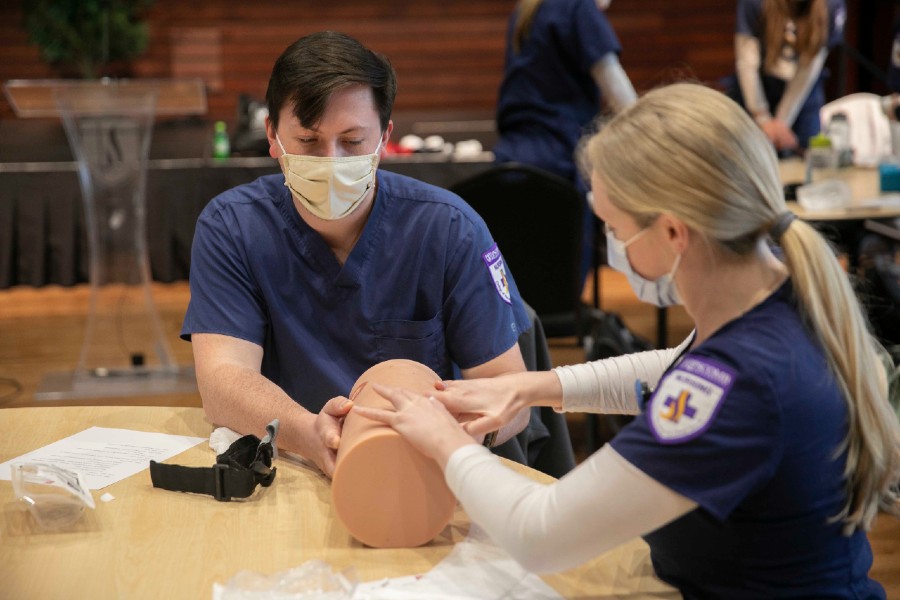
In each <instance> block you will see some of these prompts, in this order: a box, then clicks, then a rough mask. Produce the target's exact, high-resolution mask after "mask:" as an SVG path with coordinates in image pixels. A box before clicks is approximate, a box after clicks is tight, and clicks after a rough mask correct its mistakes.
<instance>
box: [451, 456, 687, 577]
mask: <svg viewBox="0 0 900 600" xmlns="http://www.w3.org/2000/svg"><path fill="white" fill-rule="evenodd" d="M445 477H446V479H447V485H448V486H449V487H450V489H451V490H452V491H453V493H454V494H455V495H456V497H457V498H458V499H459V501H460V502H461V503H462V505H463V508H464V509H465V510H466V513H467V514H468V515H469V518H470V519H471V520H472V521H473V522H475V523H477V524H478V525H480V526H481V527H482V528H483V529H484V530H485V531H486V532H487V533H488V535H490V537H491V539H492V540H494V542H495V543H497V544H498V545H499V546H500V547H502V548H503V549H505V550H506V551H507V552H508V553H509V554H510V556H512V557H513V558H514V559H516V560H517V561H518V562H519V563H520V564H521V565H522V566H523V567H525V568H526V569H528V570H530V571H534V572H537V573H546V572H553V571H561V570H565V569H569V568H572V567H575V566H578V565H580V564H582V563H584V562H586V561H588V560H590V559H591V558H593V557H595V556H599V555H600V554H602V553H604V552H606V551H608V550H611V549H612V548H615V547H616V546H618V545H620V544H623V543H625V542H627V541H629V540H631V539H633V538H635V537H638V536H641V535H644V534H647V533H650V532H652V531H654V530H656V529H658V528H659V527H661V526H663V525H665V524H666V523H669V522H671V521H673V520H675V519H677V518H678V517H680V516H682V515H684V514H686V513H688V512H690V511H691V510H693V509H694V508H695V507H696V506H697V505H696V503H694V502H693V501H692V500H689V499H688V498H686V497H684V496H682V495H680V494H677V493H675V492H674V491H672V490H670V489H669V488H667V487H665V486H664V485H662V484H661V483H658V482H657V481H655V480H654V479H652V478H650V477H649V476H648V475H646V474H645V473H644V472H642V471H640V470H639V469H637V468H636V467H634V466H633V465H631V463H629V462H628V461H626V460H625V459H624V458H622V456H621V455H619V453H617V452H616V451H615V450H613V449H612V448H611V447H610V446H609V445H608V444H607V445H606V446H604V447H603V448H601V449H600V450H599V451H598V452H596V453H595V454H593V455H592V456H591V457H590V458H588V459H587V460H586V461H584V462H583V463H581V464H580V465H578V466H577V467H576V468H575V469H574V470H572V471H571V472H569V473H568V474H567V475H565V476H564V477H563V478H562V479H560V480H559V481H557V482H554V483H552V484H550V485H545V484H541V483H538V482H535V481H533V480H531V479H529V478H527V477H525V476H524V475H521V474H519V473H516V472H515V471H513V470H512V469H509V468H508V467H506V466H505V465H503V464H502V463H501V462H500V460H499V459H498V458H497V457H496V456H494V455H493V454H491V453H490V452H489V451H488V450H487V449H486V448H484V447H482V446H478V445H474V444H470V445H466V446H463V447H462V448H459V449H458V450H456V451H455V452H454V453H453V454H452V455H451V456H450V460H449V461H448V463H447V467H446V469H445Z"/></svg>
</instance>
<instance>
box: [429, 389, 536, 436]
mask: <svg viewBox="0 0 900 600" xmlns="http://www.w3.org/2000/svg"><path fill="white" fill-rule="evenodd" d="M525 377H526V374H525V373H516V374H513V375H503V376H500V377H491V378H490V379H469V380H454V381H442V382H440V383H437V384H435V388H436V390H435V393H434V397H435V398H437V399H438V400H439V401H440V402H441V403H442V404H443V405H444V406H446V407H447V410H449V411H450V414H452V415H453V416H455V417H456V418H457V419H458V420H459V421H460V422H462V423H463V428H465V430H466V431H467V432H468V433H469V434H471V435H472V436H474V437H479V436H483V435H485V434H487V433H490V432H492V431H497V430H498V429H500V427H502V426H503V425H506V424H507V423H509V422H510V421H511V420H512V419H513V418H514V417H515V416H516V415H517V414H518V413H519V411H520V410H521V409H522V408H524V407H525V404H523V403H522V402H521V401H520V398H521V393H520V390H519V387H520V384H521V380H522V379H523V378H525Z"/></svg>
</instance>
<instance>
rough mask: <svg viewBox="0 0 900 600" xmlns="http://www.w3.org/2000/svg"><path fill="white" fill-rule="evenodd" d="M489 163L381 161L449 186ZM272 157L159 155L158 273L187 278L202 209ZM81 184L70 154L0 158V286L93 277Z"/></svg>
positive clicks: (149, 197)
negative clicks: (48, 158) (64, 158)
mask: <svg viewBox="0 0 900 600" xmlns="http://www.w3.org/2000/svg"><path fill="white" fill-rule="evenodd" d="M489 165H490V158H489V156H487V157H483V158H481V159H478V160H472V161H467V162H455V161H443V160H440V159H438V158H437V157H422V158H421V159H418V160H417V159H407V160H397V161H390V160H386V161H384V162H383V164H382V168H385V169H389V170H392V171H396V172H400V173H403V174H405V175H410V176H412V177H416V178H417V179H421V180H423V181H427V182H429V183H432V184H434V185H438V186H441V187H449V186H451V185H453V184H454V183H456V182H457V181H460V180H462V179H464V178H466V177H469V176H472V175H474V174H476V173H478V172H480V171H481V170H484V169H486V168H487V167H488V166H489ZM278 171H279V169H278V165H277V164H276V163H275V161H274V160H271V159H268V158H234V159H228V160H225V161H218V162H217V161H212V160H209V159H156V160H151V161H150V169H149V172H148V174H147V194H146V203H147V213H146V218H147V241H148V248H149V258H150V269H151V273H152V276H153V279H154V280H156V281H161V282H171V281H177V280H182V279H186V278H187V277H188V272H189V269H190V248H191V241H192V239H193V235H194V225H195V223H196V221H197V217H198V216H199V215H200V211H202V210H203V207H204V206H205V205H206V203H207V202H209V201H210V200H211V199H212V198H213V197H215V196H216V195H218V194H219V193H221V192H223V191H225V190H227V189H230V188H232V187H234V186H236V185H240V184H242V183H247V182H250V181H253V180H254V179H256V178H257V177H260V176H262V175H266V174H270V173H277V172H278ZM84 219H85V217H84V212H83V210H82V202H81V189H80V186H79V184H78V178H77V174H76V172H75V165H74V163H71V162H53V163H48V162H42V163H0V289H3V288H8V287H11V286H16V285H30V286H42V285H48V284H59V285H66V286H68V285H74V284H77V283H82V282H86V281H87V280H88V250H87V241H86V240H87V237H86V232H85V225H84V223H85V221H84Z"/></svg>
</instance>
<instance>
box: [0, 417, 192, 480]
mask: <svg viewBox="0 0 900 600" xmlns="http://www.w3.org/2000/svg"><path fill="white" fill-rule="evenodd" d="M205 440H206V438H202V437H190V436H184V435H169V434H166V433H147V432H143V431H131V430H130V429H110V428H108V427H91V428H90V429H85V430H84V431H81V432H79V433H76V434H74V435H71V436H69V437H67V438H63V439H61V440H59V441H57V442H53V443H52V444H49V445H47V446H44V447H43V448H38V449H37V450H35V451H33V452H29V453H28V454H23V455H22V456H19V457H16V458H14V459H12V460H9V461H6V462H5V463H2V464H0V479H3V480H6V481H9V480H10V478H11V475H10V465H12V464H14V463H20V462H40V463H47V464H51V465H56V466H59V467H63V468H64V469H69V470H71V471H78V472H81V473H83V474H84V476H85V480H86V482H87V486H88V488H89V489H92V490H99V489H102V488H105V487H106V486H108V485H112V484H113V483H116V482H117V481H121V480H122V479H125V478H126V477H131V476H132V475H134V474H135V473H138V472H140V471H143V470H144V469H146V468H148V467H149V466H150V461H151V460H155V461H157V462H159V461H163V460H166V459H168V458H171V457H173V456H175V455H176V454H181V453H182V452H184V451H185V450H187V449H189V448H193V447H194V446H196V445H197V444H199V443H201V442H204V441H205Z"/></svg>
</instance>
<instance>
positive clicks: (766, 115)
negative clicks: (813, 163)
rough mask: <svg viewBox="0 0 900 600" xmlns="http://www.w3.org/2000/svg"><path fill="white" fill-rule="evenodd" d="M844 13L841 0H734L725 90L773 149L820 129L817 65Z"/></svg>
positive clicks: (801, 141) (840, 29) (794, 144)
mask: <svg viewBox="0 0 900 600" xmlns="http://www.w3.org/2000/svg"><path fill="white" fill-rule="evenodd" d="M846 18H847V14H846V7H845V6H844V0H738V2H737V20H736V28H735V35H734V54H735V67H736V72H737V77H736V81H735V80H734V79H732V80H731V85H730V89H729V95H730V96H731V97H732V98H734V99H735V100H737V101H738V102H740V103H742V104H743V105H744V107H745V108H746V109H747V112H749V113H750V115H751V116H752V117H753V119H754V120H755V121H756V123H757V124H758V125H759V126H760V128H762V130H763V131H764V132H765V134H766V137H768V138H769V141H770V142H772V144H773V145H774V146H775V148H776V150H779V151H790V150H795V149H797V148H800V147H802V148H806V147H807V145H808V144H809V138H811V137H813V136H814V135H816V134H817V133H819V131H820V130H821V122H820V120H819V109H821V108H822V105H823V104H825V90H824V89H823V85H822V68H823V66H824V65H825V59H826V58H828V51H829V49H831V48H833V47H834V46H836V45H837V44H838V43H839V42H840V41H841V39H842V37H843V33H844V21H845V20H846Z"/></svg>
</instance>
